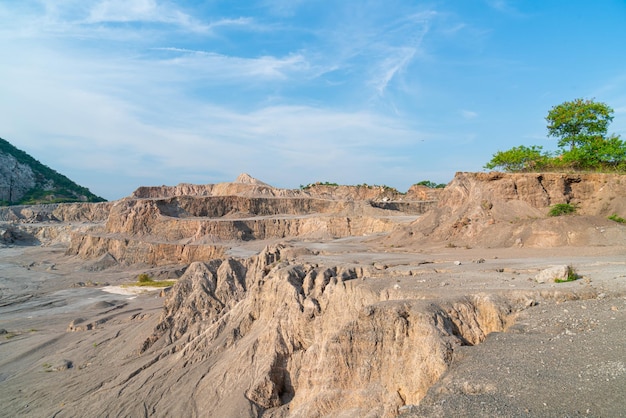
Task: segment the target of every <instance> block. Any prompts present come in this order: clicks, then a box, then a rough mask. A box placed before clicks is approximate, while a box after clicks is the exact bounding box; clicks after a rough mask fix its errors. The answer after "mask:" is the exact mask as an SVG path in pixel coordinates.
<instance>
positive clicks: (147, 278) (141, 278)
mask: <svg viewBox="0 0 626 418" xmlns="http://www.w3.org/2000/svg"><path fill="white" fill-rule="evenodd" d="M137 281H138V282H139V283H150V282H151V281H152V277H150V276H148V275H147V274H146V273H141V274H140V275H139V276H137Z"/></svg>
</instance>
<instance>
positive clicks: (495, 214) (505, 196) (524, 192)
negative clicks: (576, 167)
mask: <svg viewBox="0 0 626 418" xmlns="http://www.w3.org/2000/svg"><path fill="white" fill-rule="evenodd" d="M559 203H569V204H572V205H574V206H575V207H576V208H577V210H576V215H572V216H562V217H549V216H548V212H549V209H550V207H551V206H552V205H555V204H559ZM611 214H618V215H621V216H624V215H626V176H624V175H619V174H563V173H543V174H540V173H523V174H507V173H457V174H456V176H455V178H454V179H453V180H452V182H450V184H449V185H448V186H447V187H446V188H445V189H444V190H443V192H442V193H441V194H440V196H439V203H438V205H437V208H436V209H435V210H432V211H431V212H429V213H428V214H427V215H426V216H424V217H422V218H420V219H419V220H417V221H416V222H415V223H414V224H412V225H411V226H410V227H409V228H407V229H405V230H403V231H398V232H397V233H396V234H393V236H392V237H390V240H391V241H397V242H403V240H416V239H418V240H419V239H428V240H437V241H447V242H448V243H450V244H453V245H469V246H475V245H478V246H492V247H498V246H505V247H508V246H513V245H530V246H562V245H583V244H592V245H606V244H612V243H617V244H623V243H624V242H625V241H624V239H625V237H626V235H625V231H624V228H623V226H622V225H620V224H617V223H615V222H612V221H608V220H607V219H606V218H607V217H608V216H610V215H611Z"/></svg>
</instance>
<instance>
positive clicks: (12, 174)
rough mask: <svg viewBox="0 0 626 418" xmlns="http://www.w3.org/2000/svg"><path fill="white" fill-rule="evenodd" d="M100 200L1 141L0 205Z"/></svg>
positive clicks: (100, 199)
mask: <svg viewBox="0 0 626 418" xmlns="http://www.w3.org/2000/svg"><path fill="white" fill-rule="evenodd" d="M103 201H105V199H103V198H101V197H99V196H96V195H95V194H93V193H91V192H90V191H89V189H87V188H86V187H81V186H79V185H78V184H76V183H74V182H73V181H72V180H70V179H68V178H67V177H65V176H64V175H62V174H60V173H58V172H56V171H55V170H53V169H51V168H50V167H47V166H45V165H44V164H41V163H40V162H39V161H37V160H36V159H34V158H33V157H31V156H30V155H28V154H27V153H25V152H24V151H22V150H20V149H17V148H16V147H14V146H13V145H11V143H9V142H8V141H6V140H4V139H2V138H0V205H2V206H6V205H30V204H38V203H60V202H103Z"/></svg>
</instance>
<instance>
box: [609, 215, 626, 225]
mask: <svg viewBox="0 0 626 418" xmlns="http://www.w3.org/2000/svg"><path fill="white" fill-rule="evenodd" d="M609 219H610V220H611V221H615V222H617V223H620V224H626V219H624V218H622V217H620V216H617V213H614V214H613V215H611V216H609Z"/></svg>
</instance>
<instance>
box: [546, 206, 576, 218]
mask: <svg viewBox="0 0 626 418" xmlns="http://www.w3.org/2000/svg"><path fill="white" fill-rule="evenodd" d="M575 212H576V206H574V205H571V204H569V203H557V204H556V205H553V206H552V207H551V208H550V212H548V215H549V216H562V215H570V214H572V213H575Z"/></svg>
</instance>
